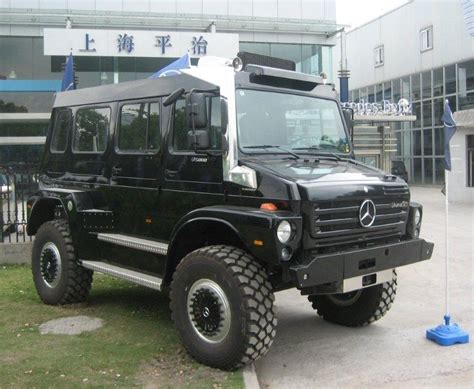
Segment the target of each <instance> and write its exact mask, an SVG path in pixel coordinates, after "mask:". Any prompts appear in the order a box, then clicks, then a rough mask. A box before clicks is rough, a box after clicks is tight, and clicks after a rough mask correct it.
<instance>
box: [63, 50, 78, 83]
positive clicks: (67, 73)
mask: <svg viewBox="0 0 474 389" xmlns="http://www.w3.org/2000/svg"><path fill="white" fill-rule="evenodd" d="M72 89H76V81H75V80H74V60H73V58H72V53H71V54H69V57H67V60H66V67H65V68H64V75H63V83H62V85H61V90H62V91H68V90H72Z"/></svg>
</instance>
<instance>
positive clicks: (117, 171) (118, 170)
mask: <svg viewBox="0 0 474 389" xmlns="http://www.w3.org/2000/svg"><path fill="white" fill-rule="evenodd" d="M120 173H122V168H121V167H120V166H112V175H114V176H116V175H117V174H120Z"/></svg>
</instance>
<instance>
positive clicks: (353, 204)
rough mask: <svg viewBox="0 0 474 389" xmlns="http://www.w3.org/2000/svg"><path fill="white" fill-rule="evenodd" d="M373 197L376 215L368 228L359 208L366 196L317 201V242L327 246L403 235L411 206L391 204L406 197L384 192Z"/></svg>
mask: <svg viewBox="0 0 474 389" xmlns="http://www.w3.org/2000/svg"><path fill="white" fill-rule="evenodd" d="M371 200H372V201H373V202H374V203H375V207H376V217H375V221H374V223H373V224H372V226H371V227H368V228H365V227H362V226H361V225H360V222H359V209H360V206H361V204H362V202H363V199H362V200H361V199H354V200H342V201H331V202H321V203H318V204H315V205H314V207H313V220H312V236H313V237H314V238H316V246H318V247H325V246H330V245H334V244H346V243H353V242H364V241H369V240H374V239H380V238H387V237H392V236H397V235H398V236H400V235H403V234H404V232H405V225H406V221H407V217H408V207H406V208H392V204H395V203H400V202H401V201H403V199H400V197H394V198H393V199H389V198H387V197H386V196H381V197H379V198H371Z"/></svg>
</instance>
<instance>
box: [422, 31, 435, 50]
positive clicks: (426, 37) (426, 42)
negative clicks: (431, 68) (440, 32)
mask: <svg viewBox="0 0 474 389" xmlns="http://www.w3.org/2000/svg"><path fill="white" fill-rule="evenodd" d="M432 48H433V26H430V27H427V28H424V29H422V30H421V31H420V51H421V52H423V51H427V50H431V49H432Z"/></svg>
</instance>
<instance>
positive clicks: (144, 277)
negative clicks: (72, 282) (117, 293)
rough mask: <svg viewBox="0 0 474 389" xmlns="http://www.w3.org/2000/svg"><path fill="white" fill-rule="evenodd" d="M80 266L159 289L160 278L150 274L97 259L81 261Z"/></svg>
mask: <svg viewBox="0 0 474 389" xmlns="http://www.w3.org/2000/svg"><path fill="white" fill-rule="evenodd" d="M82 266H84V267H85V268H87V269H90V270H94V271H97V272H99V273H103V274H107V275H109V276H112V277H116V278H120V279H122V280H125V281H129V282H133V283H134V284H138V285H142V286H146V287H147V288H151V289H155V290H161V282H162V279H161V278H160V277H155V276H150V275H149V274H143V273H139V272H137V271H134V270H130V269H125V268H123V267H119V266H115V265H111V264H109V263H105V262H98V261H82Z"/></svg>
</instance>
